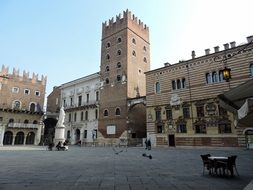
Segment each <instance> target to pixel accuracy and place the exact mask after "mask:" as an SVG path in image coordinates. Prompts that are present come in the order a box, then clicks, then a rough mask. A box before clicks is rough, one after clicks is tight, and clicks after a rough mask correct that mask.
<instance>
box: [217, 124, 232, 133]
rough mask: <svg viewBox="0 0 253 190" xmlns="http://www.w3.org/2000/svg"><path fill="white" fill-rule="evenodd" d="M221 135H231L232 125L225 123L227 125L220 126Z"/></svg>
mask: <svg viewBox="0 0 253 190" xmlns="http://www.w3.org/2000/svg"><path fill="white" fill-rule="evenodd" d="M218 128H219V133H231V132H232V131H231V124H229V123H225V124H219V127H218Z"/></svg>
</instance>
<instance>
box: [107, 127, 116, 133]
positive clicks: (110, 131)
mask: <svg viewBox="0 0 253 190" xmlns="http://www.w3.org/2000/svg"><path fill="white" fill-rule="evenodd" d="M106 132H107V135H115V134H116V126H115V125H108V126H107V128H106Z"/></svg>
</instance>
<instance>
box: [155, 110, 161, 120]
mask: <svg viewBox="0 0 253 190" xmlns="http://www.w3.org/2000/svg"><path fill="white" fill-rule="evenodd" d="M155 116H156V121H161V111H160V110H157V111H156V112H155Z"/></svg>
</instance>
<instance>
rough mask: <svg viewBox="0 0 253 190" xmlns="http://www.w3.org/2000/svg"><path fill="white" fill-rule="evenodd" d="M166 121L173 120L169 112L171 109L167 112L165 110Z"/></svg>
mask: <svg viewBox="0 0 253 190" xmlns="http://www.w3.org/2000/svg"><path fill="white" fill-rule="evenodd" d="M166 119H167V120H169V119H173V118H172V110H171V109H167V110H166Z"/></svg>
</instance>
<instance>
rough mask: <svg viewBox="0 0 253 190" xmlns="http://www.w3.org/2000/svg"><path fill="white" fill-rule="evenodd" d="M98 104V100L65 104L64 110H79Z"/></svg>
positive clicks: (94, 106)
mask: <svg viewBox="0 0 253 190" xmlns="http://www.w3.org/2000/svg"><path fill="white" fill-rule="evenodd" d="M97 106H98V101H89V102H82V103H81V104H72V105H69V104H65V106H64V110H65V111H73V110H80V109H84V108H96V107H97Z"/></svg>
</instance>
